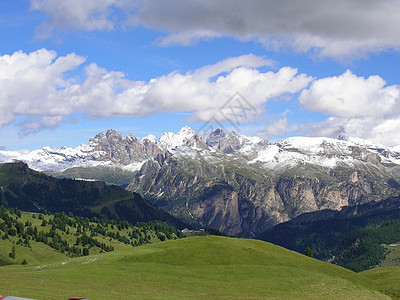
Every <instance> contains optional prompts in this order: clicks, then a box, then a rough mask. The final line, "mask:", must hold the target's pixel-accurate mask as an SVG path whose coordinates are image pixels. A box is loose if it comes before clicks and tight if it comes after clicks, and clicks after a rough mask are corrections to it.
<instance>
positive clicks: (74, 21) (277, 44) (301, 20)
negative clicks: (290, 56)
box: [31, 0, 400, 59]
mask: <svg viewBox="0 0 400 300" xmlns="http://www.w3.org/2000/svg"><path fill="white" fill-rule="evenodd" d="M31 8H32V10H38V11H41V12H43V13H45V14H46V15H47V16H48V20H47V21H45V22H44V23H42V24H41V25H40V26H39V27H38V33H39V35H43V36H46V35H48V34H49V33H50V32H51V31H53V30H60V29H62V30H64V29H66V28H69V29H74V30H86V31H91V30H112V29H114V28H116V27H118V26H119V27H126V26H133V27H134V26H143V27H146V28H149V29H152V30H158V31H161V32H164V33H166V35H164V36H161V37H159V38H158V39H157V40H156V41H155V43H156V44H158V45H161V46H168V45H184V46H187V45H191V44H193V43H196V42H198V41H199V40H207V39H213V38H218V37H223V36H225V37H232V38H235V39H238V40H242V41H249V40H254V41H257V42H259V43H261V44H263V45H264V46H265V47H266V48H268V49H275V50H278V49H282V48H289V49H292V50H294V51H297V52H307V53H310V54H312V55H316V56H319V57H334V58H336V59H343V58H344V57H356V58H357V57H362V56H365V55H367V54H368V53H370V52H379V51H383V50H387V49H396V50H397V49H399V47H400V31H399V30H398V29H397V28H398V20H399V19H400V2H399V1H397V0H382V1H374V0H364V1H359V0H350V1H349V0H326V1H319V0H285V1H275V0H252V1H241V0H220V1H213V0H205V1H184V0H170V1H164V0H151V1H150V0H141V1H139V0H86V1H78V0H63V1H61V2H60V1H58V0H31Z"/></svg>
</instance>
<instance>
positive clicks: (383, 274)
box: [360, 267, 400, 299]
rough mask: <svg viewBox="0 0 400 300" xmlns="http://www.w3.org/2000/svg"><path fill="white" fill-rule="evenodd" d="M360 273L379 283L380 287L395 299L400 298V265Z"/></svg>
mask: <svg viewBox="0 0 400 300" xmlns="http://www.w3.org/2000/svg"><path fill="white" fill-rule="evenodd" d="M360 274H361V275H362V276H364V277H365V278H368V279H370V280H373V281H375V282H376V283H377V284H379V289H380V290H381V291H383V292H385V293H386V294H388V295H390V296H391V297H392V298H393V299H400V267H390V268H376V269H372V270H368V271H364V272H361V273H360Z"/></svg>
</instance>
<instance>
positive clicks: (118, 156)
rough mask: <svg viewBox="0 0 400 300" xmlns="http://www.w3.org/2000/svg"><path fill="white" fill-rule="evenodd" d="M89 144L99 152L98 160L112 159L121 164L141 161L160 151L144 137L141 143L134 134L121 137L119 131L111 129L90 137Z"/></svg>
mask: <svg viewBox="0 0 400 300" xmlns="http://www.w3.org/2000/svg"><path fill="white" fill-rule="evenodd" d="M89 146H90V147H91V149H92V150H93V151H98V152H99V153H100V156H99V158H98V160H102V161H112V162H113V163H116V164H121V165H128V164H131V163H132V162H138V161H143V160H146V159H148V158H150V157H153V156H155V155H157V154H159V153H161V152H162V150H161V149H160V148H159V147H158V146H157V145H156V144H155V143H153V142H151V141H150V140H148V139H144V140H143V143H141V142H140V141H139V139H138V138H136V136H135V135H134V134H130V135H128V136H127V137H126V138H123V137H122V135H121V133H119V132H116V131H115V130H112V129H109V130H107V132H106V134H104V133H99V134H98V135H96V136H95V137H94V138H92V139H90V141H89Z"/></svg>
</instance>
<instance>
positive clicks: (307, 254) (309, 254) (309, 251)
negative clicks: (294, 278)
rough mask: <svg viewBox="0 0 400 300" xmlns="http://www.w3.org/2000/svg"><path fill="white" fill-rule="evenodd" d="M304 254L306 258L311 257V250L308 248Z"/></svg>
mask: <svg viewBox="0 0 400 300" xmlns="http://www.w3.org/2000/svg"><path fill="white" fill-rule="evenodd" d="M304 254H305V255H306V256H308V257H313V253H312V250H311V249H310V248H309V247H307V249H306V250H305V251H304Z"/></svg>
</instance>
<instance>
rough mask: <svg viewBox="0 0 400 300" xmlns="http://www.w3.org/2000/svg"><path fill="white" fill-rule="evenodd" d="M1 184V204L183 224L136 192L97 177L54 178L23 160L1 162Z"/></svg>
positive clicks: (24, 209) (138, 220)
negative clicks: (93, 179)
mask: <svg viewBox="0 0 400 300" xmlns="http://www.w3.org/2000/svg"><path fill="white" fill-rule="evenodd" d="M0 187H1V190H0V205H3V206H5V207H16V208H19V209H20V210H23V211H31V212H43V211H45V210H46V211H50V212H67V213H68V212H72V213H73V214H74V215H78V216H82V217H89V218H92V217H98V218H109V219H116V220H125V221H128V222H130V223H132V224H134V223H136V222H148V221H153V220H160V221H166V222H168V223H169V224H171V225H174V226H178V227H182V228H183V227H185V224H184V223H182V222H181V221H179V220H178V219H176V218H174V217H172V216H170V215H168V214H167V213H165V212H164V211H162V210H160V209H158V208H157V207H155V206H154V205H151V204H149V203H148V202H147V201H145V200H144V199H143V198H142V197H141V196H140V195H139V194H137V193H131V192H128V191H126V190H124V189H122V188H119V187H117V186H113V185H107V184H105V183H104V182H100V181H96V182H92V181H83V180H73V179H57V178H54V177H51V176H47V175H45V174H44V173H41V172H37V171H34V170H31V169H29V168H28V166H27V165H26V164H25V163H23V162H16V163H6V164H0Z"/></svg>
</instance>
